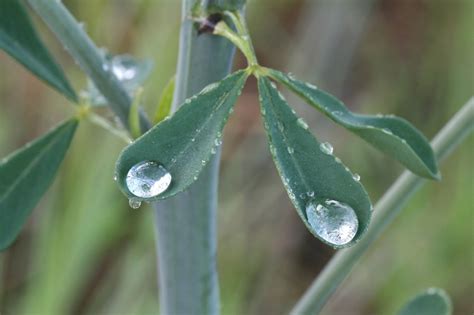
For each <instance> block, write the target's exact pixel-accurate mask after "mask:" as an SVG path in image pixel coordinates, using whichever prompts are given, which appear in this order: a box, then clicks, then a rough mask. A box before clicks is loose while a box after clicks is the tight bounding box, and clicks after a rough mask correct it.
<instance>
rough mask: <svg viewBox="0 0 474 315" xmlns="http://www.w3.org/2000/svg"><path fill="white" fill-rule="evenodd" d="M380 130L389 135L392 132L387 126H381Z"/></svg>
mask: <svg viewBox="0 0 474 315" xmlns="http://www.w3.org/2000/svg"><path fill="white" fill-rule="evenodd" d="M382 132H383V133H386V134H387V135H391V134H392V131H391V130H390V129H388V128H383V129H382Z"/></svg>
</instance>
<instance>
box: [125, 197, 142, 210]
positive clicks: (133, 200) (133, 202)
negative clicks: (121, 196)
mask: <svg viewBox="0 0 474 315" xmlns="http://www.w3.org/2000/svg"><path fill="white" fill-rule="evenodd" d="M128 204H129V206H130V208H132V209H138V208H140V206H141V205H142V202H141V201H140V200H138V199H136V198H130V199H128Z"/></svg>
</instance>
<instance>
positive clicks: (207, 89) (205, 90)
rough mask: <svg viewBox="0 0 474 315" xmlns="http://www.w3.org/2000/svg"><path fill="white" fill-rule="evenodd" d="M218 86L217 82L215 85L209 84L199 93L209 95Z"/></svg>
mask: <svg viewBox="0 0 474 315" xmlns="http://www.w3.org/2000/svg"><path fill="white" fill-rule="evenodd" d="M218 86H219V83H218V82H215V83H211V84H209V85H206V86H205V87H204V88H203V89H202V91H201V93H209V92H210V91H212V90H214V89H215V88H216V87H218Z"/></svg>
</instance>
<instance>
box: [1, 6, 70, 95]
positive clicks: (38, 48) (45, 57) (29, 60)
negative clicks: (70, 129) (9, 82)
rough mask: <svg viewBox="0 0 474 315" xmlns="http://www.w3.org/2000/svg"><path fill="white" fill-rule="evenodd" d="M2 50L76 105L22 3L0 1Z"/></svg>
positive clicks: (60, 72)
mask: <svg viewBox="0 0 474 315" xmlns="http://www.w3.org/2000/svg"><path fill="white" fill-rule="evenodd" d="M0 49H3V50H4V51H5V52H7V53H8V54H9V55H10V56H12V57H13V58H15V59H16V60H17V61H18V62H20V63H22V64H23V65H24V66H25V67H26V68H28V69H29V70H30V71H31V72H33V73H34V74H35V75H36V76H38V77H39V78H40V79H42V80H44V81H45V82H46V83H48V84H49V85H51V86H52V87H54V88H55V89H56V90H58V91H59V92H61V93H62V94H64V95H65V96H66V97H67V98H68V99H70V100H71V101H73V102H77V96H76V93H75V92H74V90H73V89H72V88H71V86H70V84H69V82H68V81H67V79H66V76H65V75H64V73H63V71H62V70H61V68H60V67H59V66H58V65H57V64H56V63H55V61H54V59H53V57H52V56H51V55H50V54H49V52H48V50H47V49H46V47H45V46H44V45H43V43H42V42H41V39H40V38H39V37H38V34H37V33H36V31H35V29H34V27H33V24H32V23H31V21H30V18H29V17H28V13H27V12H26V10H25V8H24V6H23V4H22V3H21V1H19V0H1V1H0Z"/></svg>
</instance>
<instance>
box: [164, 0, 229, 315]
mask: <svg viewBox="0 0 474 315" xmlns="http://www.w3.org/2000/svg"><path fill="white" fill-rule="evenodd" d="M196 1H197V0H185V1H183V8H182V10H183V11H182V12H183V14H182V15H183V22H182V26H181V33H180V47H179V56H178V66H177V73H176V88H175V93H174V99H173V110H176V108H177V106H178V105H180V104H182V103H183V101H184V100H185V98H186V97H189V96H191V95H193V94H195V93H197V92H198V91H200V90H201V89H202V88H203V87H205V86H206V85H207V84H209V83H211V82H215V81H218V80H220V79H222V78H223V77H224V76H226V75H227V74H228V73H229V71H230V69H231V66H232V60H233V55H234V47H233V45H232V44H231V43H230V42H229V41H227V40H226V39H224V38H219V37H217V36H213V35H210V34H202V35H199V36H198V35H197V30H196V28H195V27H194V25H193V22H192V20H191V19H189V17H190V16H192V14H191V13H192V12H191V10H192V9H193V7H194V4H195V2H196ZM226 2H227V3H232V2H235V1H232V0H229V1H227V0H226V1H222V0H221V1H216V3H217V4H218V5H226ZM224 8H225V7H223V9H224ZM219 156H220V154H216V155H214V156H213V158H212V159H211V161H210V162H209V163H208V165H207V166H206V168H205V169H204V170H203V172H202V173H201V175H200V177H199V179H198V180H197V181H196V182H195V183H194V184H193V185H192V186H191V187H190V188H189V189H188V190H187V191H185V192H183V193H181V194H179V195H178V196H176V197H172V198H170V199H167V200H164V201H162V202H159V203H157V204H156V212H155V214H156V216H155V218H156V220H155V221H156V237H157V251H158V267H159V287H160V307H161V313H162V314H218V313H219V286H218V279H217V269H216V268H217V262H216V258H217V257H216V251H217V248H216V247H217V244H216V210H217V182H218V171H219Z"/></svg>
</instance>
